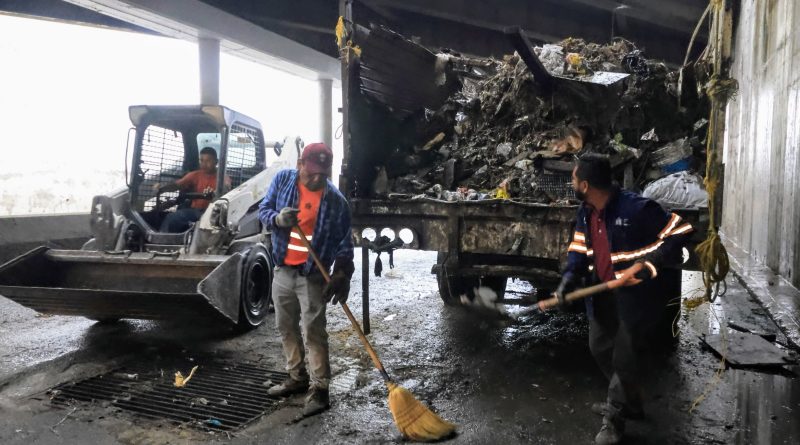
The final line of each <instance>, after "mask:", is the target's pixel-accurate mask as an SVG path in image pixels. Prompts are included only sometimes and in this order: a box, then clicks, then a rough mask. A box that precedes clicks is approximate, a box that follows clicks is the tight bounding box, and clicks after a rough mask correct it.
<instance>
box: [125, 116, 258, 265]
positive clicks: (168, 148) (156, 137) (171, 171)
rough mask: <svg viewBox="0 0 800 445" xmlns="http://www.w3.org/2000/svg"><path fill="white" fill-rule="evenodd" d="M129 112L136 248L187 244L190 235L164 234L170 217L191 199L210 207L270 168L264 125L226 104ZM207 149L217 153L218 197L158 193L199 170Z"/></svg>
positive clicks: (132, 241) (130, 183)
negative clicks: (132, 134)
mask: <svg viewBox="0 0 800 445" xmlns="http://www.w3.org/2000/svg"><path fill="white" fill-rule="evenodd" d="M129 113H130V117H131V122H132V123H133V125H134V128H135V129H136V133H135V134H136V136H135V142H134V146H133V152H132V155H131V160H130V169H129V177H128V187H129V196H130V210H131V213H132V215H131V216H132V218H131V219H132V221H131V224H130V227H128V229H127V235H126V236H127V237H128V238H130V239H129V240H127V242H126V245H127V246H128V247H131V248H133V250H164V249H170V248H175V247H176V246H181V245H184V244H186V239H187V238H188V237H187V233H186V232H183V233H163V232H160V231H159V229H160V227H161V223H162V221H163V220H164V218H166V216H167V215H168V214H170V213H172V212H175V211H176V210H178V209H181V208H185V207H189V206H190V205H191V203H192V201H195V202H202V201H204V200H205V201H208V205H209V206H210V205H211V204H212V203H213V202H214V201H215V200H217V199H219V198H220V197H222V196H223V195H224V194H226V193H227V192H228V191H230V190H231V189H233V188H236V187H238V186H239V185H241V184H242V183H244V182H245V181H247V180H249V179H250V178H252V177H253V176H255V175H256V174H258V173H259V172H261V171H262V170H264V168H265V166H266V159H265V151H264V137H263V133H262V130H261V126H260V125H259V123H258V122H257V121H255V120H254V119H251V118H249V117H247V116H245V115H242V114H241V113H237V112H234V111H232V110H230V109H228V108H225V107H221V106H132V107H130V109H129ZM205 147H211V148H213V149H214V150H215V151H216V152H217V159H218V163H217V181H216V183H217V186H216V189H215V190H214V192H213V194H209V195H202V194H199V193H193V192H180V191H171V192H162V193H159V192H158V189H159V186H163V185H166V184H169V183H172V182H175V181H176V180H178V179H180V178H182V177H183V176H184V175H186V174H187V173H189V172H192V171H195V170H197V169H198V168H199V167H200V154H199V153H200V151H201V150H202V149H203V148H205ZM198 195H201V196H198ZM188 231H191V229H189V230H187V232H188ZM158 246H161V247H162V248H159V247H158ZM153 248H155V249H153Z"/></svg>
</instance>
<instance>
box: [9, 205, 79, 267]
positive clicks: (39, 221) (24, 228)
mask: <svg viewBox="0 0 800 445" xmlns="http://www.w3.org/2000/svg"><path fill="white" fill-rule="evenodd" d="M90 236H91V229H90V228H89V214H88V213H82V214H74V213H70V214H61V215H31V216H3V217H0V264H2V263H5V262H6V261H8V260H10V259H12V258H14V257H16V256H17V255H20V254H22V253H25V252H27V251H29V250H31V249H33V248H35V247H38V246H41V245H48V246H51V247H55V248H62V249H77V248H80V246H81V245H82V244H83V243H84V242H86V240H88V239H89V237H90Z"/></svg>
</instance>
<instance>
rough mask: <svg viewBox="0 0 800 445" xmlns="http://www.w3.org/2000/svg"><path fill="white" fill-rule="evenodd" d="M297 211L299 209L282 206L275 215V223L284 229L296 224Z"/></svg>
mask: <svg viewBox="0 0 800 445" xmlns="http://www.w3.org/2000/svg"><path fill="white" fill-rule="evenodd" d="M299 211H300V210H299V209H293V208H291V207H284V208H282V209H281V211H280V213H278V216H276V217H275V225H276V226H278V227H282V228H284V229H286V228H289V227H294V226H296V225H297V223H298V221H297V213H298V212H299Z"/></svg>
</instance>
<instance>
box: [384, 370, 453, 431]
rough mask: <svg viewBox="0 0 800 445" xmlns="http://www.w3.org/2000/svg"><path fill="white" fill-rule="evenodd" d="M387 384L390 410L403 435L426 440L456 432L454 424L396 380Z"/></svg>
mask: <svg viewBox="0 0 800 445" xmlns="http://www.w3.org/2000/svg"><path fill="white" fill-rule="evenodd" d="M386 386H388V387H389V411H391V413H392V417H394V423H395V425H397V429H398V430H400V433H401V434H402V435H403V436H405V437H406V438H408V439H411V440H415V441H422V442H426V441H431V440H437V439H442V438H444V437H447V436H449V435H451V434H453V433H454V432H455V430H456V426H455V425H454V424H452V423H450V422H448V421H446V420H443V419H442V418H441V417H439V416H437V415H436V413H434V412H433V411H431V410H429V409H428V408H427V407H426V406H425V405H423V404H422V402H420V401H419V400H417V399H416V398H414V395H413V394H411V392H409V391H408V390H407V389H405V388H403V387H402V386H400V385H398V384H396V383H394V382H387V383H386Z"/></svg>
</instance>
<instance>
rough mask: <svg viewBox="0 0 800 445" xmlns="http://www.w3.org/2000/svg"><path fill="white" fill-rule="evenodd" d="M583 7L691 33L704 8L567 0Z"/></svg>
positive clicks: (632, 1) (637, 1) (638, 0)
mask: <svg viewBox="0 0 800 445" xmlns="http://www.w3.org/2000/svg"><path fill="white" fill-rule="evenodd" d="M568 1H570V2H572V3H577V4H579V5H581V6H584V7H589V8H595V9H602V10H604V11H608V12H611V13H614V14H617V15H618V16H623V17H630V18H633V19H636V20H641V21H643V22H646V23H650V24H653V25H655V26H659V27H662V28H666V29H670V30H673V31H678V32H681V33H684V34H691V32H692V31H693V30H694V27H695V25H696V24H697V21H698V20H700V16H701V15H702V14H703V9H704V8H699V9H697V8H691V7H689V6H687V5H686V4H682V5H677V4H676V2H675V0H672V1H669V2H660V1H652V0H650V1H646V2H644V1H641V0H619V1H617V0H568Z"/></svg>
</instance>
